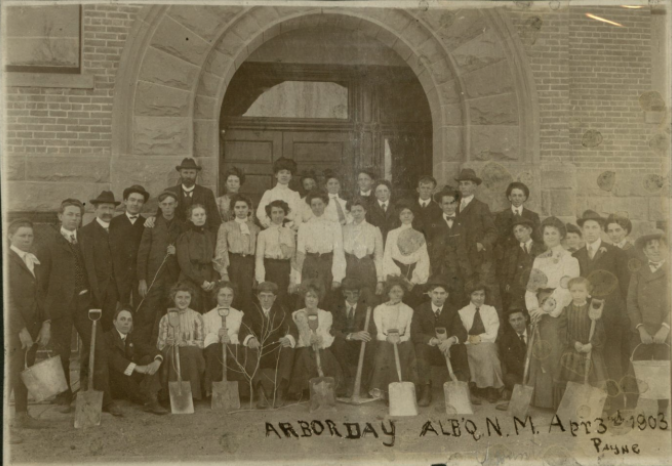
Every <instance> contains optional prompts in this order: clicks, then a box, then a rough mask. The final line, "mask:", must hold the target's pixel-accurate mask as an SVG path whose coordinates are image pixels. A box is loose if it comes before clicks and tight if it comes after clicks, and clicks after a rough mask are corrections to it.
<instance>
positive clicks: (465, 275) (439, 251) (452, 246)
mask: <svg viewBox="0 0 672 466" xmlns="http://www.w3.org/2000/svg"><path fill="white" fill-rule="evenodd" d="M426 232H427V250H428V252H429V257H430V258H431V267H432V277H433V278H436V279H441V280H444V281H448V285H450V282H451V281H453V280H454V279H455V278H458V279H460V280H461V281H466V280H469V279H470V278H471V277H472V275H473V274H474V270H475V268H474V266H473V264H472V263H471V262H470V260H469V255H468V253H467V237H466V234H465V230H464V227H463V226H462V221H461V219H460V217H459V216H457V217H455V219H454V220H453V227H452V228H448V223H447V222H446V221H445V219H444V218H443V213H442V214H441V215H440V216H439V217H435V218H434V220H433V221H432V222H431V223H430V224H429V225H427V226H426ZM460 286H464V283H462V284H461V285H460Z"/></svg>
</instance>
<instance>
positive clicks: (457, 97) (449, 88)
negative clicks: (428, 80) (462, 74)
mask: <svg viewBox="0 0 672 466" xmlns="http://www.w3.org/2000/svg"><path fill="white" fill-rule="evenodd" d="M437 89H438V90H439V94H440V95H441V100H442V101H443V102H446V103H448V102H461V101H462V96H463V95H464V92H463V91H462V90H461V89H460V84H459V82H458V81H457V80H455V81H448V82H445V83H442V84H439V85H438V86H437Z"/></svg>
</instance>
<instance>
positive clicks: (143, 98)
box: [134, 82, 191, 117]
mask: <svg viewBox="0 0 672 466" xmlns="http://www.w3.org/2000/svg"><path fill="white" fill-rule="evenodd" d="M190 100H191V93H189V92H186V91H181V90H177V89H171V88H169V87H166V86H160V85H157V84H151V83H146V82H139V83H138V87H137V90H136V93H135V109H134V114H135V115H138V116H166V117H184V116H187V114H188V113H189V103H190Z"/></svg>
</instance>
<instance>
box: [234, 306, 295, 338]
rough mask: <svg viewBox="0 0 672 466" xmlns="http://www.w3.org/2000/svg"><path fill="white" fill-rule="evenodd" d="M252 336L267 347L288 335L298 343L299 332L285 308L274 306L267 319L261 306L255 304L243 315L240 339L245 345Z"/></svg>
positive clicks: (239, 333)
mask: <svg viewBox="0 0 672 466" xmlns="http://www.w3.org/2000/svg"><path fill="white" fill-rule="evenodd" d="M250 335H251V336H253V337H255V338H257V340H259V343H261V344H262V346H266V345H269V344H271V343H275V342H277V341H278V340H279V339H280V338H282V337H284V336H286V335H292V336H293V337H294V338H295V339H296V340H297V341H298V338H299V330H298V328H297V327H296V324H295V323H294V321H293V320H292V314H291V313H290V312H288V311H286V310H285V308H284V307H283V306H280V305H279V304H277V303H276V304H273V306H272V307H271V310H270V312H269V318H268V319H266V318H265V317H264V313H263V311H262V309H261V306H259V305H258V304H256V303H255V304H254V305H252V307H251V308H250V309H248V310H247V311H245V314H244V315H243V321H242V323H241V325H240V332H238V339H239V340H240V341H241V342H243V343H245V339H246V338H247V337H248V336H250ZM264 340H265V341H264Z"/></svg>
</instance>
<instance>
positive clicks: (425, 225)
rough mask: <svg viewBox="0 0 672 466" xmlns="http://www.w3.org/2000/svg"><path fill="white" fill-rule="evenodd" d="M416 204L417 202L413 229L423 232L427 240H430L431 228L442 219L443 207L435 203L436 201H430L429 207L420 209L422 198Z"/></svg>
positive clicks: (417, 199)
mask: <svg viewBox="0 0 672 466" xmlns="http://www.w3.org/2000/svg"><path fill="white" fill-rule="evenodd" d="M415 202H417V208H416V211H415V217H414V218H413V228H415V229H416V230H418V231H419V232H421V233H422V234H423V235H425V238H426V239H428V238H429V236H428V230H429V228H430V227H431V225H432V224H433V223H434V222H436V220H437V219H439V218H440V217H441V215H443V210H441V207H440V206H439V204H437V203H436V202H435V201H434V199H431V200H430V201H429V204H427V207H420V198H416V199H415Z"/></svg>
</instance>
